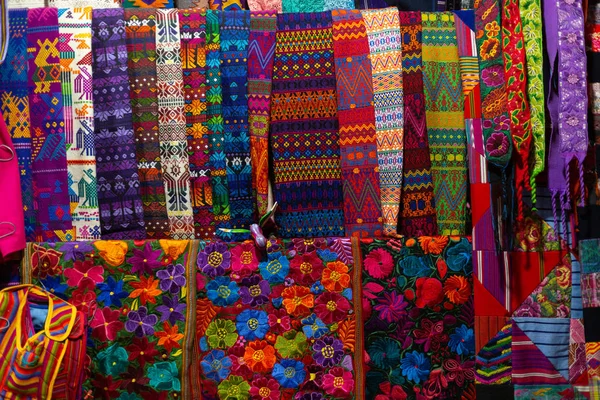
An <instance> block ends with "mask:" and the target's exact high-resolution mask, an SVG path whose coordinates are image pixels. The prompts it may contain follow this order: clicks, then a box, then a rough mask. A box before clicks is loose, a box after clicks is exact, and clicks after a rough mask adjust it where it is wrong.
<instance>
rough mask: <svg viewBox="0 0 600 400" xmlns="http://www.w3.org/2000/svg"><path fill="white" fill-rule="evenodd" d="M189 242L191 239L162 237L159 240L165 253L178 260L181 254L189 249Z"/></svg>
mask: <svg viewBox="0 0 600 400" xmlns="http://www.w3.org/2000/svg"><path fill="white" fill-rule="evenodd" d="M189 242H190V241H189V240H168V239H161V240H159V241H158V243H159V244H160V247H162V249H163V251H164V252H165V254H166V255H167V256H168V257H169V258H170V259H171V260H173V261H174V260H177V259H178V258H179V256H180V255H182V254H183V252H184V251H185V249H187V246H188V244H189Z"/></svg>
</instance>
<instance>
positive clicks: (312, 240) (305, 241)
mask: <svg viewBox="0 0 600 400" xmlns="http://www.w3.org/2000/svg"><path fill="white" fill-rule="evenodd" d="M304 244H305V245H307V246H312V245H313V244H315V240H314V239H305V240H304Z"/></svg>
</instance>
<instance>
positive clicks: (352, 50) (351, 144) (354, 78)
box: [332, 10, 383, 237]
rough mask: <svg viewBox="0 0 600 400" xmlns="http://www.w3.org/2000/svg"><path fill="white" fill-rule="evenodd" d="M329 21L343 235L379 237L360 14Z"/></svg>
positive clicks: (369, 86)
mask: <svg viewBox="0 0 600 400" xmlns="http://www.w3.org/2000/svg"><path fill="white" fill-rule="evenodd" d="M332 16H333V53H334V56H335V73H336V82H337V103H338V104H337V105H338V120H339V124H340V141H339V143H340V155H341V167H342V187H343V192H344V221H345V229H346V235H348V236H358V237H373V236H381V235H382V233H383V231H382V223H381V222H382V216H381V198H380V189H379V173H378V172H377V170H378V161H377V132H376V131H375V109H374V108H373V82H372V70H371V60H370V59H369V40H368V38H367V31H366V29H365V23H364V21H363V18H362V16H361V14H360V11H357V10H348V11H347V10H334V11H333V12H332Z"/></svg>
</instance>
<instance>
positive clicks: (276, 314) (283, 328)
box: [268, 308, 292, 334]
mask: <svg viewBox="0 0 600 400" xmlns="http://www.w3.org/2000/svg"><path fill="white" fill-rule="evenodd" d="M268 318H269V326H270V327H271V331H272V332H273V333H276V334H278V333H283V332H287V331H289V330H290V329H292V326H291V319H290V316H289V315H288V313H287V312H286V311H285V310H284V309H283V308H281V309H279V310H273V311H272V312H270V313H269V317H268Z"/></svg>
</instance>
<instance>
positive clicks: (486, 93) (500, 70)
mask: <svg viewBox="0 0 600 400" xmlns="http://www.w3.org/2000/svg"><path fill="white" fill-rule="evenodd" d="M500 17H501V15H500V5H499V0H483V1H481V2H479V6H478V7H477V8H476V9H475V32H483V33H484V34H483V35H481V36H479V37H477V48H478V54H479V65H480V68H481V71H480V78H481V81H480V87H481V102H482V117H483V136H484V141H485V152H486V153H485V154H486V157H487V160H488V162H490V163H492V164H494V165H496V166H499V167H500V168H505V167H506V166H507V165H508V163H509V161H510V159H511V157H512V147H513V144H512V139H511V137H510V120H509V118H508V113H507V106H506V101H507V99H506V96H507V95H506V87H505V85H504V65H503V60H502V49H501V43H500V40H501V39H502V38H501V35H500V20H501V18H500Z"/></svg>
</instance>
